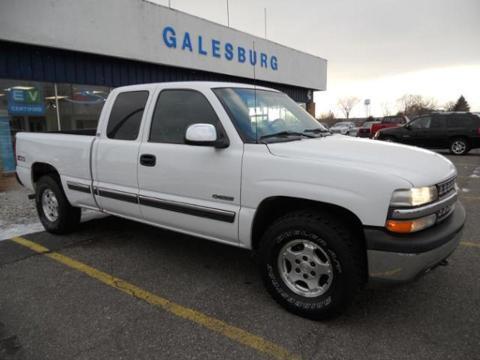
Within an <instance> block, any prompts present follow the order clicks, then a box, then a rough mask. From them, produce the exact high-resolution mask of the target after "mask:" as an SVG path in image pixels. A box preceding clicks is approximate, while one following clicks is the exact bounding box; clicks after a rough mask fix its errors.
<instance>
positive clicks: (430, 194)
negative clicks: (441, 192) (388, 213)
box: [390, 186, 438, 207]
mask: <svg viewBox="0 0 480 360" xmlns="http://www.w3.org/2000/svg"><path fill="white" fill-rule="evenodd" d="M437 199H438V192H437V187H436V186H425V187H419V188H411V189H408V190H395V191H394V192H393V195H392V199H391V200H390V206H391V207H409V206H419V205H424V204H428V203H431V202H433V201H435V200H437Z"/></svg>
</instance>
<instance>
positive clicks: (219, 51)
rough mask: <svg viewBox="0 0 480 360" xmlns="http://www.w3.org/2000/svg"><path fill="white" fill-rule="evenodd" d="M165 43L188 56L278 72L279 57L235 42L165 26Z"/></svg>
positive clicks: (163, 34)
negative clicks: (198, 56)
mask: <svg viewBox="0 0 480 360" xmlns="http://www.w3.org/2000/svg"><path fill="white" fill-rule="evenodd" d="M162 38H163V43H164V45H165V46H166V47H167V48H170V49H181V50H182V51H184V52H185V53H186V54H187V53H191V54H196V55H202V56H211V57H214V58H217V59H221V60H223V59H225V60H226V61H234V62H236V63H238V64H249V65H251V66H259V67H261V68H264V69H268V70H272V71H277V70H278V67H279V64H278V57H277V56H276V55H273V54H269V53H267V52H264V51H260V50H257V49H255V46H254V44H252V47H249V48H247V47H244V46H240V45H238V44H235V43H234V42H233V41H232V42H230V41H225V42H223V43H222V42H221V41H220V40H218V39H215V38H212V39H207V38H206V37H204V36H203V35H193V34H191V33H190V32H189V31H183V32H177V30H175V28H174V27H173V26H165V27H164V28H163V31H162Z"/></svg>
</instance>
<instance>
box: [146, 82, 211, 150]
mask: <svg viewBox="0 0 480 360" xmlns="http://www.w3.org/2000/svg"><path fill="white" fill-rule="evenodd" d="M196 123H203V124H212V125H213V126H215V127H217V126H218V124H219V120H218V117H217V114H216V113H215V110H213V108H212V106H211V105H210V102H209V101H208V100H207V98H206V97H205V96H204V95H203V94H202V93H200V92H198V91H194V90H184V89H178V90H177V89H167V90H163V91H162V92H161V93H160V95H159V97H158V100H157V104H156V106H155V112H154V114H153V118H152V125H151V128H150V138H149V141H150V142H157V143H170V144H185V132H186V131H187V128H188V127H189V126H190V125H192V124H196Z"/></svg>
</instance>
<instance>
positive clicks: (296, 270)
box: [16, 82, 465, 319]
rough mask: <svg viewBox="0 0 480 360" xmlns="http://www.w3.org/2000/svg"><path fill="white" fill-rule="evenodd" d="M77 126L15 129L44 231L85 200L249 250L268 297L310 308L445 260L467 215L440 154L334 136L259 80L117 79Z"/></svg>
mask: <svg viewBox="0 0 480 360" xmlns="http://www.w3.org/2000/svg"><path fill="white" fill-rule="evenodd" d="M87 133H88V132H86V133H84V134H81V133H76V134H73V133H70V134H69V133H43V134H39V133H20V134H17V146H16V159H17V174H18V178H19V181H20V182H21V183H22V184H23V185H24V186H26V187H27V188H28V189H30V190H32V191H34V192H35V199H36V204H37V209H38V214H39V217H40V220H41V222H42V223H43V225H44V226H45V229H46V230H47V231H50V232H52V233H66V232H68V231H72V230H73V229H74V228H75V226H76V225H77V224H78V223H79V221H80V208H87V209H94V210H99V211H102V212H105V213H108V214H113V215H117V216H120V217H124V218H127V219H132V220H136V221H140V222H143V223H146V224H150V225H154V226H159V227H162V228H166V229H171V230H175V231H179V232H183V233H186V234H191V235H194V236H197V237H200V238H205V239H209V240H213V241H218V242H222V243H225V244H229V245H234V246H238V247H242V248H247V249H251V250H253V251H255V253H256V254H257V255H258V256H257V258H258V263H259V267H260V270H261V273H262V276H263V279H264V282H265V284H266V287H267V289H268V291H269V292H270V294H271V295H272V296H273V298H274V299H275V300H276V301H277V302H279V303H280V304H281V305H282V306H284V307H285V308H287V309H288V310H289V311H291V312H294V313H296V314H299V315H301V316H305V317H309V318H312V319H322V318H326V317H330V316H333V315H336V314H339V313H340V312H341V311H342V310H343V309H344V308H345V306H346V305H347V304H348V303H350V302H351V300H352V298H353V297H354V295H355V293H356V292H357V291H358V290H359V289H361V288H362V287H363V286H364V285H365V284H367V283H369V282H370V283H371V282H374V281H375V280H380V281H389V282H403V281H409V280H412V279H414V278H416V277H417V276H418V275H421V274H423V273H425V272H427V271H429V270H430V269H432V268H433V267H435V266H436V265H439V264H441V263H445V262H446V261H445V260H446V258H447V257H448V256H449V255H450V254H451V253H452V252H453V251H454V250H455V248H456V247H457V245H458V243H459V240H460V236H461V230H462V227H463V224H464V222H465V210H464V208H463V207H462V205H461V204H460V203H459V202H458V201H457V188H456V182H455V181H456V175H457V171H456V169H455V167H454V165H453V164H452V163H451V162H450V161H449V160H447V159H446V158H445V157H443V156H441V155H438V154H436V153H434V152H431V151H427V150H422V149H419V148H415V147H410V146H405V145H399V144H393V143H385V142H381V141H371V140H366V139H359V138H352V137H348V136H343V135H331V134H330V133H329V132H328V131H327V130H326V129H325V128H324V127H322V126H321V125H320V124H319V123H318V122H317V121H316V120H315V119H314V118H312V117H311V116H310V115H308V113H306V112H305V111H304V110H303V109H302V108H301V107H300V106H298V105H297V104H296V103H295V102H294V101H292V100H291V99H290V98H288V97H287V96H286V95H285V94H283V93H281V92H278V91H276V90H272V89H268V88H263V87H258V86H257V87H254V86H251V85H243V84H232V83H214V82H182V83H162V84H147V85H136V86H128V87H122V88H117V89H115V90H113V91H112V92H111V94H110V95H109V97H108V99H107V101H106V103H105V106H104V107H103V110H102V113H101V116H100V121H99V124H98V129H97V130H96V131H92V132H91V134H87ZM159 241H160V240H159ZM192 241H194V240H192Z"/></svg>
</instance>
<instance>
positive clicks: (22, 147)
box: [16, 130, 95, 190]
mask: <svg viewBox="0 0 480 360" xmlns="http://www.w3.org/2000/svg"><path fill="white" fill-rule="evenodd" d="M91 133H92V131H91V130H88V131H87V130H80V131H75V132H74V133H72V132H71V131H64V132H49V133H26V132H21V133H18V134H17V135H16V158H17V174H18V177H19V179H20V181H21V182H22V183H23V184H24V185H25V186H26V187H27V188H29V189H30V190H34V189H33V185H32V179H31V175H30V174H31V167H32V166H34V165H35V164H39V163H43V164H48V165H51V166H53V167H54V168H55V169H57V170H58V172H59V174H60V175H61V177H62V181H65V180H67V179H72V180H74V181H80V182H90V181H91V171H90V150H91V145H92V143H93V140H94V139H95V136H94V134H95V132H93V134H92V135H86V134H91ZM32 155H34V156H32Z"/></svg>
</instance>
